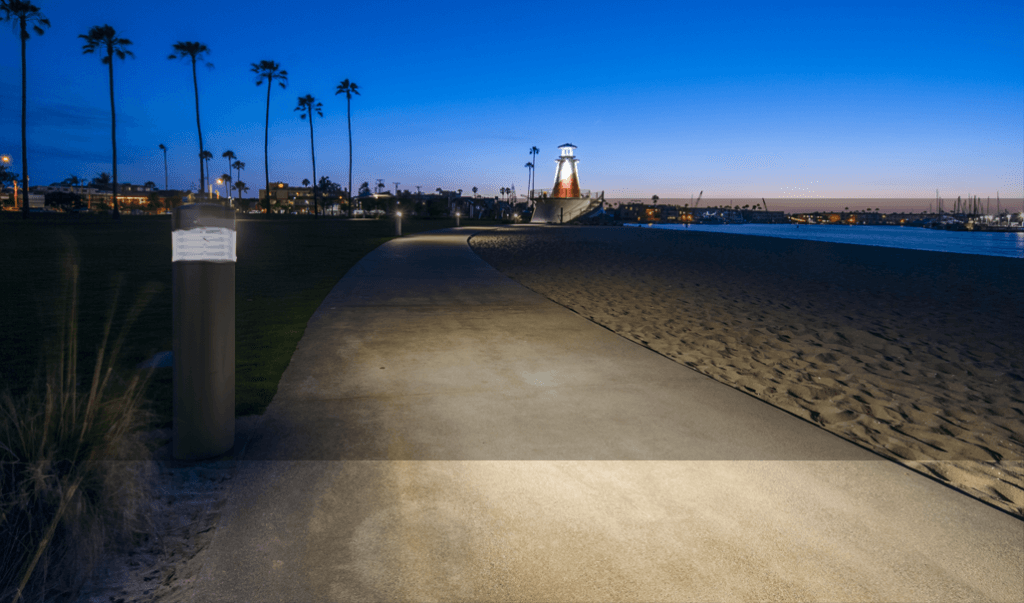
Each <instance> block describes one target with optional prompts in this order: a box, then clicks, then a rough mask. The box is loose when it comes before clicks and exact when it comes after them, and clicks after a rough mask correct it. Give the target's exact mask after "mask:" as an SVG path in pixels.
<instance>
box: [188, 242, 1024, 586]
mask: <svg viewBox="0 0 1024 603" xmlns="http://www.w3.org/2000/svg"><path fill="white" fill-rule="evenodd" d="M472 233H473V231H471V230H468V229H462V230H455V231H443V232H441V233H436V234H427V235H420V236H415V237H408V238H405V239H400V240H396V241H392V242H391V243H388V244H386V245H384V246H382V247H381V248H379V249H377V250H376V251H374V252H373V253H371V254H370V255H368V256H366V257H365V258H364V259H363V260H362V261H361V262H360V263H359V264H358V265H357V266H356V267H354V268H353V269H352V270H351V271H350V272H349V274H347V275H346V276H345V278H344V279H342V280H341V281H340V282H339V283H338V285H337V286H336V287H335V288H334V290H333V291H332V292H331V294H330V295H329V296H328V298H327V299H326V301H325V302H324V303H323V305H322V306H321V307H320V309H319V310H318V312H317V313H316V315H315V316H314V317H313V319H312V320H311V321H310V323H309V328H308V329H307V331H306V334H305V336H304V337H303V338H302V341H301V343H300V344H299V347H298V350H297V351H296V353H295V355H294V357H293V358H292V361H291V365H290V366H289V367H288V369H287V371H286V372H285V374H284V377H283V378H282V381H281V385H280V389H279V391H278V394H277V397H276V398H275V399H274V402H273V403H272V404H271V405H270V408H269V409H268V411H267V413H266V414H265V415H264V417H263V419H262V420H261V422H260V424H259V427H258V428H257V429H256V433H255V435H254V436H253V439H252V440H251V441H250V443H249V446H248V449H247V452H246V454H245V460H243V461H242V462H241V466H240V467H239V470H238V474H237V475H236V477H235V479H234V480H233V485H232V491H231V495H230V497H229V499H228V502H227V503H226V506H225V508H224V514H223V516H222V518H221V522H220V524H219V526H218V528H217V533H216V535H215V536H214V539H213V541H212V543H211V545H210V550H209V551H208V552H207V556H206V564H205V566H204V569H203V571H202V574H201V575H200V577H199V579H198V581H197V583H196V584H195V591H194V593H193V594H194V596H195V597H196V600H202V601H374V600H376V601H886V602H888V601H913V602H919V601H943V602H947V601H1020V600H1022V599H1024V522H1021V521H1018V520H1016V519H1014V518H1012V517H1010V516H1008V515H1006V514H1004V513H1002V512H1000V511H997V510H994V509H992V508H990V507H988V506H986V505H984V504H982V503H979V502H977V501H975V500H973V499H971V498H969V497H967V496H964V495H962V494H960V493H958V492H956V491H954V490H951V489H949V488H946V487H945V486H942V485H939V484H937V483H935V482H932V481H931V480H929V479H927V478H924V477H922V476H920V475H918V474H915V473H913V472H911V471H908V470H906V469H904V468H902V467H900V466H898V465H896V464H894V463H891V462H889V461H886V460H883V459H881V458H880V457H876V456H874V455H873V454H871V453H868V452H866V451H864V450H862V449H860V448H858V447H856V446H854V445H852V444H850V443H848V442H846V441H844V440H842V439H840V438H837V437H835V436H833V435H831V434H829V433H827V432H825V431H823V430H821V429H819V428H817V427H815V426H813V425H811V424H809V423H806V422H804V421H802V420H800V419H797V418H794V417H792V416H791V415H789V414H786V413H785V412H782V411H780V410H777V409H775V408H773V407H771V406H768V405H767V404H765V403H763V402H760V401H758V400H756V399H754V398H751V397H749V396H747V395H745V394H743V393H740V392H738V391H736V390H733V389H731V388H729V387H727V386H725V385H721V384H719V383H717V382H715V381H712V380H711V379H709V378H707V377H704V376H702V375H699V374H698V373H696V372H694V371H691V370H690V369H688V368H686V367H683V366H681V365H679V364H676V363H675V362H672V361H671V360H668V359H666V358H663V357H662V356H659V355H657V354H655V353H654V352H651V351H649V350H647V349H645V348H643V347H640V346H638V345H636V344H634V343H631V342H629V341H627V340H625V339H623V338H621V337H619V336H617V335H615V334H614V333H611V332H609V331H607V330H605V329H604V328H602V327H599V326H597V325H594V324H593V323H591V322H589V321H587V320H585V319H583V318H581V317H579V316H577V315H576V314H574V313H572V312H570V311H569V310H566V309H564V308H562V307H561V306H558V305H556V304H555V303H553V302H551V301H549V300H547V299H545V298H543V297H541V296H540V295H537V294H535V293H533V292H531V291H529V290H527V289H525V288H524V287H522V286H520V285H518V284H517V283H515V282H514V281H511V280H510V279H508V278H506V277H504V276H503V275H501V274H500V273H498V272H497V271H495V270H493V269H492V268H490V266H488V265H487V264H486V263H485V262H484V261H483V260H481V259H479V258H478V257H477V256H476V255H475V254H474V253H473V252H472V251H471V250H470V249H469V246H468V245H467V239H468V237H469V235H470V234H472Z"/></svg>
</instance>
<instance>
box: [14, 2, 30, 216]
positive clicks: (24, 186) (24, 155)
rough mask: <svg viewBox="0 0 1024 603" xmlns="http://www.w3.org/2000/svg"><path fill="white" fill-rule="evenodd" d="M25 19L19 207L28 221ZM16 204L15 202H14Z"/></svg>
mask: <svg viewBox="0 0 1024 603" xmlns="http://www.w3.org/2000/svg"><path fill="white" fill-rule="evenodd" d="M25 38H26V32H25V17H22V18H21V194H23V195H25V197H24V199H25V200H24V202H23V203H22V206H21V216H22V218H24V219H26V220H28V137H27V136H26V135H25V124H26V123H27V122H26V120H25V102H26V99H27V98H28V85H27V84H26V79H25ZM15 203H17V200H15Z"/></svg>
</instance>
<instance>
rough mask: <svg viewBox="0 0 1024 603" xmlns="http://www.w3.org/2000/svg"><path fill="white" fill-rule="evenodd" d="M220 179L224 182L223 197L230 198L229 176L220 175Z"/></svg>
mask: <svg viewBox="0 0 1024 603" xmlns="http://www.w3.org/2000/svg"><path fill="white" fill-rule="evenodd" d="M220 179H221V180H222V181H223V182H224V196H225V197H227V198H229V199H230V198H231V174H230V173H228V174H221V175H220Z"/></svg>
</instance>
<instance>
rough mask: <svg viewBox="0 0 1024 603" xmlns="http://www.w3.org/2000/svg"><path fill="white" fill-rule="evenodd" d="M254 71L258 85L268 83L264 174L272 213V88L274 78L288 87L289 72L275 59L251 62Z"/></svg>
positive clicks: (280, 84) (268, 209) (264, 131)
mask: <svg viewBox="0 0 1024 603" xmlns="http://www.w3.org/2000/svg"><path fill="white" fill-rule="evenodd" d="M250 67H251V69H250V70H249V71H252V72H253V73H255V74H256V85H257V86H259V85H260V84H262V83H263V82H266V83H267V121H266V124H265V126H264V128H263V176H264V179H265V180H266V185H267V189H266V190H267V205H266V210H267V213H270V159H269V156H268V153H267V143H268V142H269V136H270V89H271V87H273V84H274V80H277V85H278V86H280V87H281V88H282V89H284V88H287V87H288V72H287V71H285V70H283V69H281V66H280V65H278V64H277V63H275V62H274V61H260V62H259V63H251V64H250Z"/></svg>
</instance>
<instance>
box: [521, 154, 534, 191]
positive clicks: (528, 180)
mask: <svg viewBox="0 0 1024 603" xmlns="http://www.w3.org/2000/svg"><path fill="white" fill-rule="evenodd" d="M523 167H524V168H526V190H530V183H531V182H533V180H532V175H533V162H532V161H527V162H526V165H524V166H523Z"/></svg>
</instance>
